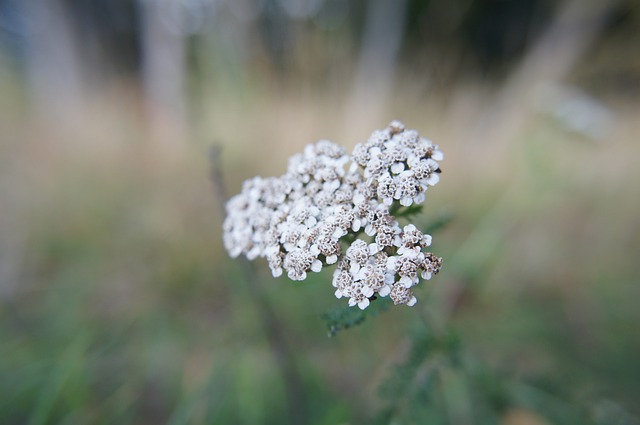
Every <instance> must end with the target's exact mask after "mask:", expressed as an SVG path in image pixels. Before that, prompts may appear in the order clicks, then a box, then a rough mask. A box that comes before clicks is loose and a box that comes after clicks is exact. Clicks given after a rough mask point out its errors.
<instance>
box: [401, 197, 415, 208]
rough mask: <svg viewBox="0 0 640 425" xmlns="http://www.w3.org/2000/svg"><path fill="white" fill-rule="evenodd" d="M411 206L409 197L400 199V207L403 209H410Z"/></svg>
mask: <svg viewBox="0 0 640 425" xmlns="http://www.w3.org/2000/svg"><path fill="white" fill-rule="evenodd" d="M411 204H413V199H411V198H410V197H409V196H405V197H404V198H402V199H400V205H402V206H404V207H410V206H411Z"/></svg>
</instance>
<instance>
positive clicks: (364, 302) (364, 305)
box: [358, 298, 369, 310]
mask: <svg viewBox="0 0 640 425" xmlns="http://www.w3.org/2000/svg"><path fill="white" fill-rule="evenodd" d="M358 307H360V310H364V309H365V308H367V307H369V298H365V299H364V300H362V301H360V302H359V303H358Z"/></svg>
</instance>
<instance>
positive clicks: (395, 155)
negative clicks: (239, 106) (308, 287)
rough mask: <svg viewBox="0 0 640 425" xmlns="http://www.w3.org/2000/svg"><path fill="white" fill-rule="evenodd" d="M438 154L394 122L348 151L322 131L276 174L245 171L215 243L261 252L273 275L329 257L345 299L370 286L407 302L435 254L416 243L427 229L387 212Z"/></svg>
mask: <svg viewBox="0 0 640 425" xmlns="http://www.w3.org/2000/svg"><path fill="white" fill-rule="evenodd" d="M442 159H443V155H442V152H440V151H439V150H438V147H437V146H436V145H434V144H433V143H432V142H431V141H429V140H427V139H425V138H422V137H420V136H419V135H418V133H417V132H416V131H415V130H407V129H405V128H404V125H403V124H402V123H400V122H398V121H394V122H392V123H391V124H390V125H389V126H388V127H387V128H385V129H384V130H377V131H375V132H373V134H372V135H371V137H370V138H369V140H368V141H367V142H366V143H361V144H358V145H357V146H356V147H355V149H354V151H353V153H352V155H351V156H349V155H347V154H346V151H345V150H344V149H343V148H342V147H340V146H339V145H336V144H334V143H332V142H329V141H326V140H323V141H319V142H317V143H315V144H312V145H308V146H307V147H306V148H305V150H304V153H301V154H297V155H294V156H293V157H292V158H291V159H290V160H289V166H288V170H287V173H286V174H284V175H283V176H281V177H270V178H261V177H255V178H253V179H250V180H247V181H245V183H244V185H243V188H242V192H241V193H240V194H239V195H236V196H234V197H233V198H232V199H231V200H229V202H228V203H227V205H226V209H227V218H226V219H225V221H224V225H223V239H224V244H225V247H226V249H227V251H228V252H229V254H230V255H231V256H232V257H237V256H239V255H240V254H245V255H246V257H247V258H248V259H250V260H252V259H255V258H257V257H265V258H266V259H267V261H268V263H269V268H270V269H271V272H272V273H273V276H274V277H278V276H280V275H282V273H283V270H285V271H286V272H287V276H288V277H289V278H290V279H292V280H304V279H305V278H306V277H307V272H309V271H313V272H318V271H320V270H321V268H322V266H323V265H329V264H334V263H337V264H338V266H337V269H336V270H335V272H334V275H333V286H334V287H335V288H336V291H335V295H336V296H337V297H338V298H341V297H347V298H349V305H350V306H354V305H356V304H357V305H358V306H359V307H360V308H361V309H364V308H366V307H367V306H368V305H369V302H370V299H372V297H374V296H376V295H377V296H381V297H385V296H390V297H391V299H392V300H393V302H394V303H395V304H407V305H409V306H412V305H414V304H415V303H416V298H415V296H414V295H413V293H412V292H411V287H413V286H414V285H416V284H418V283H419V277H421V278H422V279H430V278H431V276H432V275H433V274H436V273H438V271H439V270H440V267H441V264H442V259H441V258H439V257H436V256H435V255H433V254H432V253H430V252H424V249H425V248H426V247H428V246H429V245H430V244H431V236H429V235H425V234H423V233H422V232H420V231H419V230H418V229H417V228H416V227H415V226H414V225H412V224H409V225H406V226H404V227H400V224H399V223H398V221H397V220H396V218H395V217H394V216H393V215H392V211H395V210H396V209H397V208H400V207H401V206H403V207H408V206H411V205H412V204H414V203H417V204H420V203H422V202H424V200H425V191H426V190H427V189H428V188H429V187H430V186H433V185H435V184H436V183H438V180H439V176H438V173H439V172H440V168H439V165H438V161H440V160H442ZM365 239H370V241H369V242H367V240H365ZM345 248H346V249H345Z"/></svg>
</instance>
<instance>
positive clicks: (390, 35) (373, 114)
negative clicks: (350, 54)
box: [347, 0, 407, 128]
mask: <svg viewBox="0 0 640 425" xmlns="http://www.w3.org/2000/svg"><path fill="white" fill-rule="evenodd" d="M406 15H407V0H372V1H371V2H370V3H369V6H368V9H367V15H366V22H365V26H364V33H363V36H362V42H361V47H360V53H359V57H358V64H357V68H356V76H355V81H354V84H353V91H352V93H351V97H350V99H349V101H348V103H347V105H348V108H349V110H348V111H347V118H348V119H349V121H351V125H350V126H352V127H354V128H358V125H354V123H353V122H352V121H353V120H355V121H357V122H358V123H362V127H366V126H367V123H368V124H369V125H371V124H372V121H375V122H377V121H379V120H380V119H381V117H380V115H381V114H382V112H383V110H384V108H385V106H386V103H387V100H388V98H389V95H390V93H391V90H392V88H393V84H394V78H395V74H396V67H397V58H398V53H399V52H400V47H401V45H402V39H403V37H404V32H405V23H406ZM374 125H375V124H374ZM377 125H379V123H377Z"/></svg>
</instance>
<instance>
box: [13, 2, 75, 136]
mask: <svg viewBox="0 0 640 425" xmlns="http://www.w3.org/2000/svg"><path fill="white" fill-rule="evenodd" d="M22 7H23V8H24V9H23V13H24V16H25V18H26V21H27V48H26V76H27V82H28V87H29V90H30V97H31V102H32V107H33V110H34V112H35V114H36V116H37V117H38V118H40V119H42V118H45V119H46V120H47V121H50V122H53V123H57V124H63V125H73V124H74V121H77V113H78V111H80V110H81V108H82V104H83V94H84V88H85V87H84V85H83V79H82V75H83V72H82V66H83V62H82V59H81V57H80V55H79V46H78V45H77V43H76V37H75V34H74V31H73V29H74V26H73V25H72V22H71V19H70V18H69V15H68V13H66V12H67V10H66V8H65V6H64V4H63V2H62V1H61V0H27V1H25V2H24V3H23V4H22Z"/></svg>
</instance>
